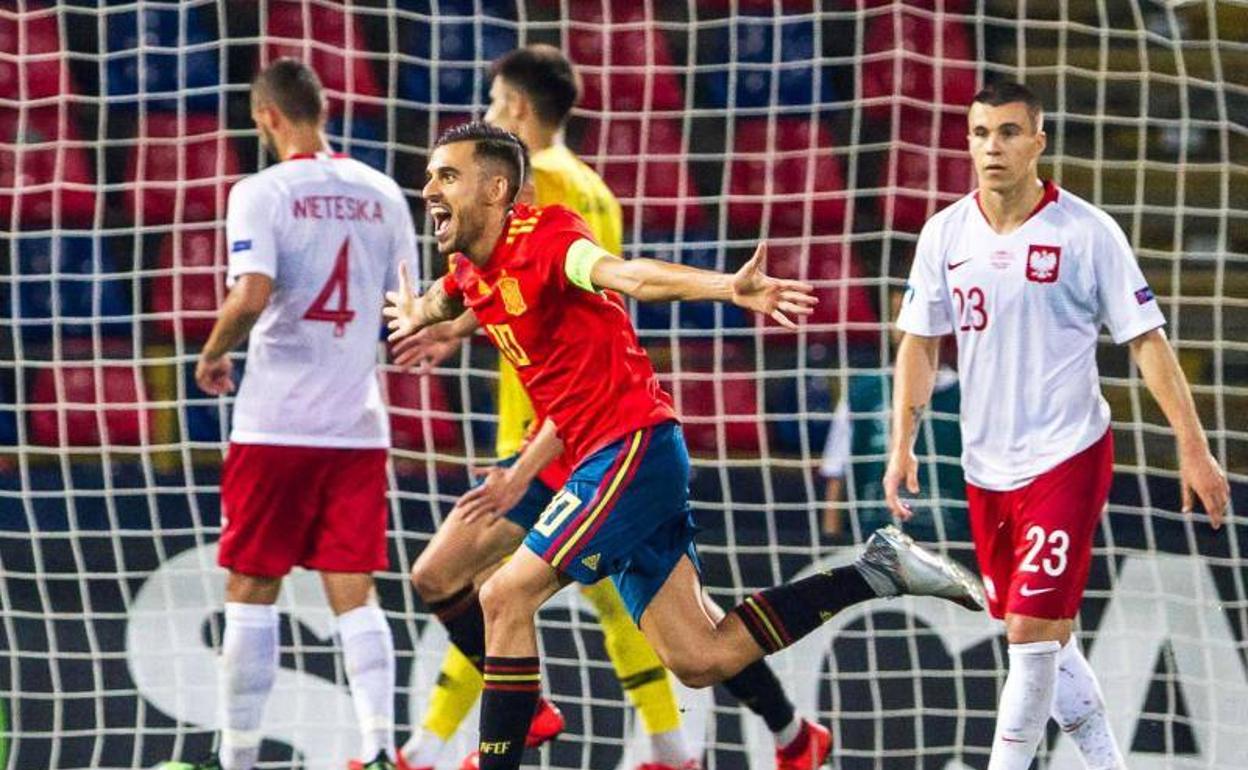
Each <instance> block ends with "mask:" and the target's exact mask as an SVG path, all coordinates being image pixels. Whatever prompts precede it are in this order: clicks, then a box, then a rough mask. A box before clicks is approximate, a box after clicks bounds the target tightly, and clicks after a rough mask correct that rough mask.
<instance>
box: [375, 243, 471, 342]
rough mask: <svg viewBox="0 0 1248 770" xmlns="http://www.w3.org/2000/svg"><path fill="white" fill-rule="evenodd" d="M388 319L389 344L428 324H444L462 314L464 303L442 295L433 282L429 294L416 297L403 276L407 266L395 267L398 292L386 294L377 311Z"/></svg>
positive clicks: (439, 287) (409, 281)
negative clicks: (441, 322)
mask: <svg viewBox="0 0 1248 770" xmlns="http://www.w3.org/2000/svg"><path fill="white" fill-rule="evenodd" d="M381 312H382V313H383V314H384V315H385V316H386V318H389V319H390V323H389V324H387V325H388V326H389V328H390V336H389V337H388V338H387V339H388V340H389V341H390V342H395V341H396V340H400V339H403V338H404V337H406V336H408V335H409V334H414V333H416V332H418V331H420V330H421V329H423V328H424V327H426V326H429V325H430V324H435V323H438V322H439V321H447V320H450V319H452V318H455V317H457V316H459V315H460V314H461V313H463V312H464V303H463V302H462V301H461V300H459V299H458V298H455V297H452V296H450V295H449V294H447V293H446V289H445V288H443V286H442V281H434V282H433V285H432V286H430V287H429V291H427V292H425V293H424V294H420V295H417V294H416V293H415V292H413V291H412V285H411V280H410V279H409V278H408V275H407V262H400V263H399V290H398V291H388V292H386V307H385V309H383V310H382V311H381Z"/></svg>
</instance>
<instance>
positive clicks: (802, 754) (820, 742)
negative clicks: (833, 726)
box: [776, 719, 832, 770]
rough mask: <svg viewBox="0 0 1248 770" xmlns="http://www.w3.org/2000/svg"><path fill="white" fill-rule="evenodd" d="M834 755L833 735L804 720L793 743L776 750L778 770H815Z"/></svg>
mask: <svg viewBox="0 0 1248 770" xmlns="http://www.w3.org/2000/svg"><path fill="white" fill-rule="evenodd" d="M831 753H832V733H831V731H829V730H828V729H827V728H825V727H821V726H820V725H817V724H815V723H814V722H811V721H810V720H808V719H803V720H802V729H801V731H800V732H799V733H798V734H797V737H796V738H794V739H793V742H792V743H790V744H789V745H788V746H785V747H784V748H782V749H781V748H777V749H776V770H815V768H817V767H822V766H823V763H824V762H826V761H827V759H828V755H829V754H831Z"/></svg>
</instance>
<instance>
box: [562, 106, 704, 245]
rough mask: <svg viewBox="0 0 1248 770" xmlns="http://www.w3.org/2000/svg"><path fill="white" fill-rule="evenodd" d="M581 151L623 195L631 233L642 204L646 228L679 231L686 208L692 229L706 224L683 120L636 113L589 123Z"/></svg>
mask: <svg viewBox="0 0 1248 770" xmlns="http://www.w3.org/2000/svg"><path fill="white" fill-rule="evenodd" d="M580 154H581V156H582V157H583V158H584V160H585V162H586V163H588V164H589V165H591V166H594V167H595V168H597V169H598V170H599V171H600V172H601V173H602V178H603V180H604V181H605V182H606V183H607V186H608V187H610V188H611V191H612V192H613V193H615V194H616V195H617V196H618V197H619V198H620V204H621V205H622V206H623V207H624V221H625V230H626V231H627V230H628V228H630V227H632V221H633V218H634V214H635V212H636V211H637V207H638V206H640V208H641V219H642V227H643V228H644V229H645V230H647V231H650V232H654V231H663V232H673V231H675V230H676V226H677V224H678V223H679V222H678V220H679V217H680V216H681V214H682V212H683V216H684V227H685V229H686V230H688V229H689V228H693V227H698V226H700V225H701V224H702V223H703V221H704V218H705V213H704V212H703V211H702V208H701V207H700V206H699V205H698V203H697V201H696V200H695V199H694V196H695V195H696V191H695V189H694V186H693V180H692V175H691V172H690V169H689V168H688V166H687V164H686V163H685V154H684V151H683V148H682V147H681V122H680V121H679V120H675V119H666V118H654V119H651V120H648V121H647V120H643V119H641V118H635V117H631V116H630V117H622V118H610V119H608V120H601V121H599V120H593V121H589V124H588V125H587V126H586V130H585V134H584V136H583V141H582V147H581V148H580ZM643 165H644V168H645V173H644V175H643V174H642V173H641V169H642V168H643Z"/></svg>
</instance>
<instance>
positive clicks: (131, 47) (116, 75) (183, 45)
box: [105, 3, 221, 112]
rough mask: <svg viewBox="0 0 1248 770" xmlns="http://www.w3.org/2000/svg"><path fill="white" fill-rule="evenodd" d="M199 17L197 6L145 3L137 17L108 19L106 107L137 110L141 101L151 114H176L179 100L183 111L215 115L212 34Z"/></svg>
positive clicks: (216, 62) (126, 14)
mask: <svg viewBox="0 0 1248 770" xmlns="http://www.w3.org/2000/svg"><path fill="white" fill-rule="evenodd" d="M204 14H205V10H204V7H203V6H191V7H187V6H184V5H183V4H180V3H165V4H157V3H147V4H145V5H144V7H143V10H141V11H134V10H128V11H121V12H117V13H109V14H108V15H107V16H106V19H107V21H106V26H107V33H106V35H105V45H106V46H107V53H108V54H111V56H110V57H109V59H108V69H107V78H106V81H105V88H106V92H107V96H108V97H110V99H111V101H110V104H113V105H117V106H128V107H137V106H138V104H139V102H140V101H145V102H146V103H147V106H149V107H151V108H155V109H160V110H176V109H177V108H178V101H179V99H185V104H186V108H187V109H188V110H192V111H205V112H215V111H216V110H217V109H218V104H217V100H218V98H219V96H220V93H219V86H220V85H221V72H220V58H219V55H218V52H217V47H216V46H215V45H212V43H214V42H215V41H216V39H217V36H216V31H215V30H214V29H213V28H212V27H211V26H210V23H209V21H208V20H207V19H205V17H204ZM140 49H142V54H141V55H140ZM117 54H123V55H117ZM140 59H141V60H140Z"/></svg>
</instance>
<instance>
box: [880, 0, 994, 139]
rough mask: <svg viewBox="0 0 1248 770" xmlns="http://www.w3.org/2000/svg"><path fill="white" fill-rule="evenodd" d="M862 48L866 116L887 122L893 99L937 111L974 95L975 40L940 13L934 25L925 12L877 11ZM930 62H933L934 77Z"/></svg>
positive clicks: (956, 21) (962, 103) (967, 101)
mask: <svg viewBox="0 0 1248 770" xmlns="http://www.w3.org/2000/svg"><path fill="white" fill-rule="evenodd" d="M865 47H866V54H867V58H866V60H865V61H864V63H863V65H862V95H863V97H864V99H867V100H875V102H874V103H868V106H867V107H866V109H865V112H866V115H867V117H868V118H870V119H871V120H875V121H881V122H883V121H888V120H889V118H890V116H891V115H892V108H893V104H894V103H896V101H897V99H898V97H902V98H904V99H907V100H909V102H910V106H912V107H913V106H917V105H931V106H933V107H935V108H937V109H940V108H941V107H964V106H968V105H970V103H971V99H972V98H973V97H974V96H975V88H976V86H975V84H976V75H975V44H974V42H973V41H972V40H971V35H970V32H969V31H968V29H967V26H966V24H964V23H963V22H962V21H961V20H960V19H958V18H956V17H949V16H946V17H944V18H943V20H942V21H941V22H940V25H939V27H938V26H937V23H936V21H935V19H934V18H933V17H932V15H931V14H930V13H929V12H927V11H921V10H916V9H913V8H905V9H898V10H894V11H893V12H892V13H884V14H880V15H877V16H874V17H872V18H871V20H870V22H869V23H868V27H867V31H866V46H865ZM879 54H892V55H891V56H888V55H885V56H880V55H879ZM898 58H900V59H901V66H900V69H899V70H898V67H897V61H896V60H897V59H898ZM934 62H939V75H940V77H939V79H938V78H937V71H936V64H935V63H934ZM898 71H900V81H898V79H897V77H896V75H897V73H898ZM903 104H904V102H903Z"/></svg>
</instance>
